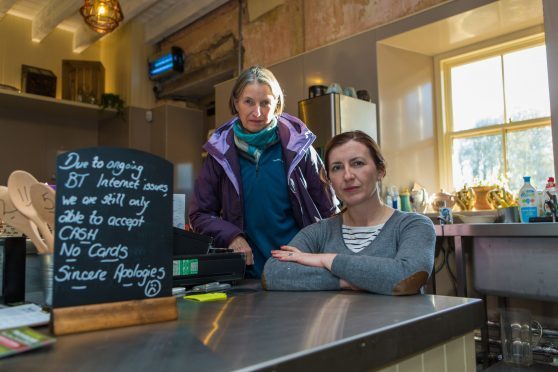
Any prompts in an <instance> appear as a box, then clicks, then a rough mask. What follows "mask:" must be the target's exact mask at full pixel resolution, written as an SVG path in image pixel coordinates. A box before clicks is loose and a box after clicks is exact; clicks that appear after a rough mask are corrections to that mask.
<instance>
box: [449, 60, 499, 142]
mask: <svg viewBox="0 0 558 372" xmlns="http://www.w3.org/2000/svg"><path fill="white" fill-rule="evenodd" d="M500 61H501V59H500V57H493V58H489V59H484V60H481V61H478V62H473V63H469V64H466V65H462V66H456V67H453V68H452V69H451V98H452V110H453V130H454V131H460V130H465V129H472V128H479V127H484V126H487V125H493V124H501V123H503V122H504V94H503V87H502V65H501V63H500Z"/></svg>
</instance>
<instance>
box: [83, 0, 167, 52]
mask: <svg viewBox="0 0 558 372" xmlns="http://www.w3.org/2000/svg"><path fill="white" fill-rule="evenodd" d="M155 2H157V0H120V1H119V3H120V8H121V9H122V13H123V14H124V20H123V21H122V23H120V26H122V25H123V24H125V23H127V22H128V21H129V20H131V19H134V17H135V16H137V15H138V14H140V13H141V12H143V11H144V10H145V9H147V8H149V7H150V6H151V5H153V4H154V3H155ZM103 36H104V35H102V34H99V33H97V32H95V31H93V30H91V28H89V27H88V26H87V25H86V24H85V22H83V25H81V26H80V27H79V28H78V29H77V30H75V32H74V48H73V51H74V53H81V52H83V51H84V50H85V49H87V48H88V47H89V46H91V44H93V43H95V42H96V41H97V40H99V39H100V38H101V37H103Z"/></svg>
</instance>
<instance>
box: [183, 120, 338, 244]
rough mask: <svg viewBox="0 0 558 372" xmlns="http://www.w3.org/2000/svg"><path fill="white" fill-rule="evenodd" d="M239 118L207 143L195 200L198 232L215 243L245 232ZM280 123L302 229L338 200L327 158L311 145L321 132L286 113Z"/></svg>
mask: <svg viewBox="0 0 558 372" xmlns="http://www.w3.org/2000/svg"><path fill="white" fill-rule="evenodd" d="M235 120H236V118H234V119H232V120H231V121H229V122H228V123H226V124H225V125H223V126H221V127H220V128H218V129H217V130H216V131H215V133H214V134H213V135H212V136H211V138H210V139H209V141H208V142H207V143H206V144H205V145H204V146H203V148H204V150H206V151H207V153H208V156H207V158H206V160H205V162H204V165H203V168H202V170H201V172H200V175H199V177H198V178H197V180H196V184H195V187H194V194H193V195H192V198H191V199H190V212H189V217H190V225H191V226H192V228H193V229H194V231H195V232H197V233H200V234H204V235H209V236H212V237H213V238H214V243H213V245H214V246H215V247H228V246H229V244H230V243H231V241H232V240H233V239H234V238H235V237H237V236H238V235H240V234H242V233H243V226H244V211H243V202H242V183H241V180H242V179H241V176H240V163H239V160H238V153H237V149H236V147H235V145H234V132H233V122H234V121H235ZM278 127H279V138H280V141H281V146H282V148H283V158H284V160H285V167H286V168H287V169H286V171H287V175H288V185H289V195H290V199H291V204H292V207H293V212H294V218H295V220H296V223H297V224H298V226H299V228H303V227H305V226H308V225H310V224H312V223H314V222H316V221H317V220H320V219H323V218H327V217H329V216H331V215H333V214H334V213H335V212H336V211H337V199H336V198H335V196H334V193H333V190H332V189H331V187H327V186H326V185H324V183H323V182H322V181H321V180H320V170H321V169H322V168H323V162H322V161H321V159H320V157H319V156H318V154H317V152H316V150H314V148H313V147H312V146H311V145H312V142H314V140H315V139H316V136H315V135H314V134H313V133H312V132H310V130H309V129H308V128H307V127H306V125H305V124H304V123H303V122H302V121H300V120H299V119H298V118H296V117H294V116H291V115H289V114H286V113H283V114H281V116H280V117H279V118H278ZM271 228H273V227H271Z"/></svg>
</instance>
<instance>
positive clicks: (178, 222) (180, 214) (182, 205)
mask: <svg viewBox="0 0 558 372" xmlns="http://www.w3.org/2000/svg"><path fill="white" fill-rule="evenodd" d="M185 213H186V194H173V195H172V225H173V226H174V227H178V228H179V229H183V228H184V225H185V224H186V218H185Z"/></svg>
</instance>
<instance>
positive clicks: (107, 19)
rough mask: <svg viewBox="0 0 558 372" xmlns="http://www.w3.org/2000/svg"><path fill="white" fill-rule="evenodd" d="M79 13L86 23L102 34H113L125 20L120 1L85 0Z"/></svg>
mask: <svg viewBox="0 0 558 372" xmlns="http://www.w3.org/2000/svg"><path fill="white" fill-rule="evenodd" d="M79 11H80V13H81V15H82V16H83V19H84V20H85V23H87V24H88V25H89V27H91V29H93V31H95V32H98V33H100V34H108V33H110V32H112V31H113V30H114V29H115V28H116V27H118V24H119V23H120V22H122V20H123V19H124V15H123V14H122V10H121V9H120V4H118V0H85V4H83V6H82V7H81V8H80V9H79Z"/></svg>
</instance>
